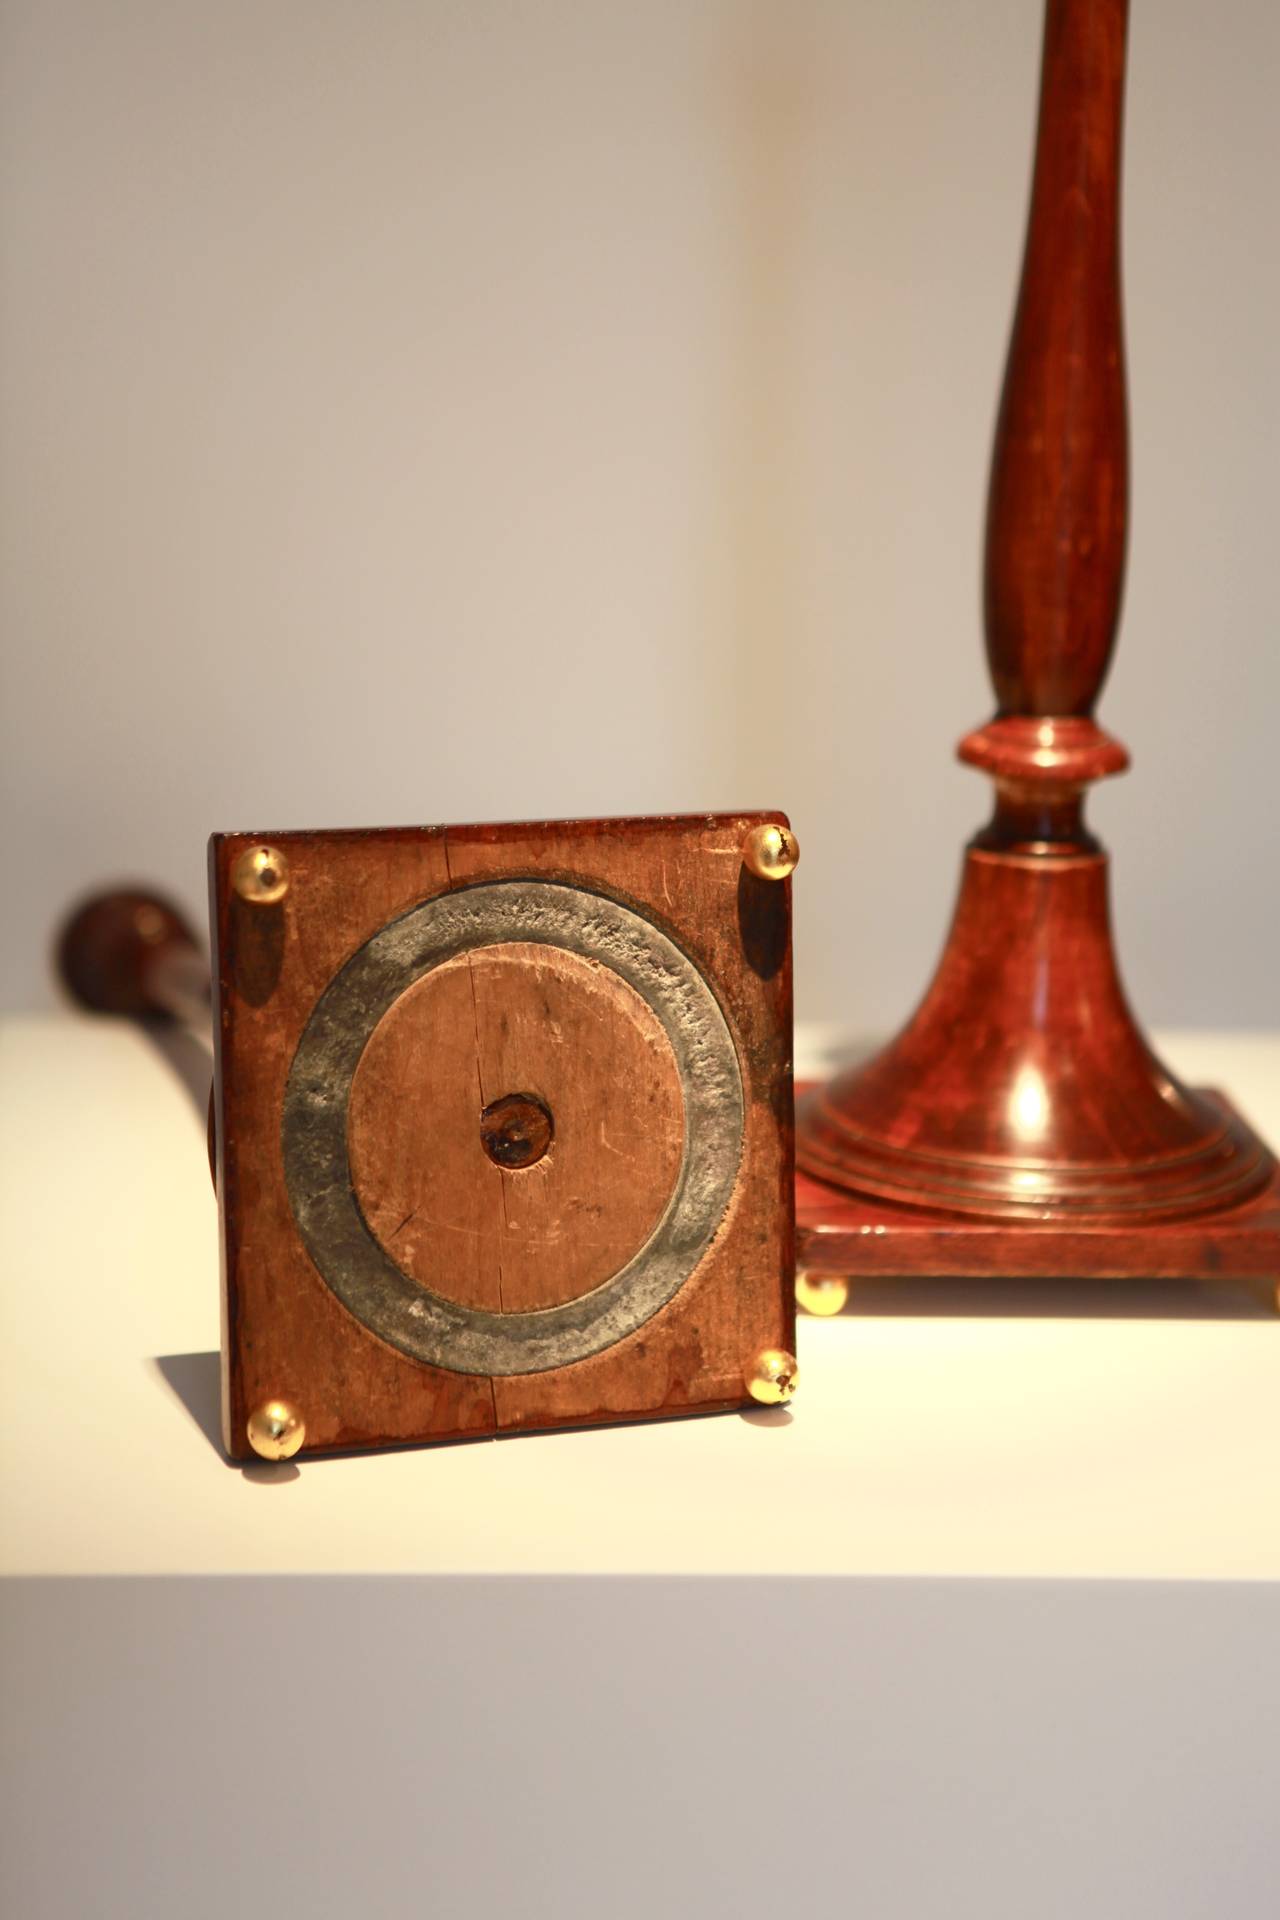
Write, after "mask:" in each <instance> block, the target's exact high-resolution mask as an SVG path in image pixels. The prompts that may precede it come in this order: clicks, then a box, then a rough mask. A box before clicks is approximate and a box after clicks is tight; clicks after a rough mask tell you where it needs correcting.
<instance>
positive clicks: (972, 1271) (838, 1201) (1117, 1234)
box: [796, 1093, 1280, 1306]
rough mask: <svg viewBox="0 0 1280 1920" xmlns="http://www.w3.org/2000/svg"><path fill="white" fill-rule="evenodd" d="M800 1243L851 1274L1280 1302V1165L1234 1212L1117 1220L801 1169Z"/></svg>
mask: <svg viewBox="0 0 1280 1920" xmlns="http://www.w3.org/2000/svg"><path fill="white" fill-rule="evenodd" d="M1213 1098H1214V1099H1215V1100H1217V1101H1218V1102H1219V1103H1220V1104H1221V1105H1223V1106H1226V1107H1228V1108H1229V1107H1230V1102H1229V1101H1227V1100H1226V1099H1225V1097H1224V1096H1223V1095H1221V1094H1218V1093H1215V1094H1214V1095H1213ZM1232 1111H1234V1109H1232ZM796 1251H797V1262H798V1267H799V1270H800V1271H802V1272H804V1273H807V1274H810V1275H813V1276H820V1275H824V1274H825V1275H830V1276H836V1277H839V1278H840V1279H844V1280H852V1281H858V1280H877V1281H879V1280H919V1279H933V1278H943V1277H945V1278H953V1279H962V1280H1027V1281H1034V1280H1037V1279H1044V1280H1068V1279H1069V1280H1080V1281H1111V1280H1114V1281H1134V1280H1158V1281H1187V1280H1193V1281H1206V1280H1214V1281H1229V1282H1232V1283H1234V1284H1236V1285H1239V1286H1243V1287H1247V1288H1248V1289H1249V1290H1250V1291H1251V1292H1253V1293H1256V1294H1257V1295H1258V1296H1259V1297H1260V1298H1261V1299H1262V1300H1264V1301H1265V1302H1266V1304H1268V1305H1269V1306H1280V1169H1277V1170H1275V1171H1273V1173H1272V1176H1271V1179H1270V1181H1269V1182H1268V1184H1267V1185H1266V1186H1265V1187H1264V1188H1263V1189H1262V1191H1261V1192H1260V1193H1257V1194H1255V1195H1254V1196H1253V1198H1252V1199H1251V1200H1248V1201H1246V1202H1245V1203H1244V1205H1243V1206H1239V1207H1232V1208H1231V1209H1229V1210H1228V1211H1226V1212H1222V1213H1207V1214H1200V1215H1197V1216H1196V1217H1195V1218H1193V1219H1189V1220H1165V1221H1155V1222H1148V1223H1147V1224H1145V1225H1139V1224H1136V1223H1135V1224H1133V1225H1124V1224H1120V1225H1114V1226H1113V1225H1105V1224H1104V1225H1096V1224H1084V1223H1082V1222H1075V1221H1048V1222H1038V1221H1022V1220H990V1219H982V1218H980V1217H979V1216H977V1215H972V1214H970V1215H966V1214H958V1213H939V1212H934V1211H932V1210H930V1209H927V1208H924V1207H908V1206H901V1205H898V1204H896V1203H895V1202H893V1201H891V1200H878V1199H876V1198H875V1197H874V1196H873V1195H871V1194H860V1193H848V1192H845V1191H844V1190H843V1189H841V1188H839V1187H833V1186H830V1185H828V1183H827V1182H826V1181H824V1180H815V1179H813V1178H812V1177H811V1176H810V1175H808V1174H805V1173H797V1175H796Z"/></svg>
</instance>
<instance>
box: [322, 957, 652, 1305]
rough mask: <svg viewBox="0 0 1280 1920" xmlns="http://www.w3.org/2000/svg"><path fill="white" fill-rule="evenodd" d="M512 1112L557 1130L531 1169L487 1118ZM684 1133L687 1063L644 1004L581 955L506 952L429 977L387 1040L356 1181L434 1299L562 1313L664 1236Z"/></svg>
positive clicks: (378, 1051) (394, 1017) (362, 1065)
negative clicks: (541, 1116) (497, 1152)
mask: <svg viewBox="0 0 1280 1920" xmlns="http://www.w3.org/2000/svg"><path fill="white" fill-rule="evenodd" d="M508 1100H510V1101H513V1102H516V1103H519V1102H521V1101H532V1102H535V1103H538V1104H540V1105H541V1107H542V1108H544V1109H545V1110H546V1113H547V1114H548V1115H549V1117H550V1123H551V1124H550V1128H549V1130H548V1134H547V1138H546V1140H545V1142H542V1141H541V1140H539V1143H538V1144H539V1146H540V1151H539V1153H538V1157H537V1158H536V1159H534V1160H533V1161H532V1162H531V1164H529V1165H526V1166H520V1167H518V1168H514V1169H512V1168H510V1167H504V1166H502V1165H500V1164H497V1163H495V1161H494V1159H493V1158H491V1156H490V1151H489V1150H487V1148H486V1138H488V1139H489V1140H490V1143H492V1121H491V1120H489V1121H483V1122H482V1116H483V1115H485V1114H486V1113H488V1112H490V1110H491V1109H493V1108H494V1107H497V1106H499V1104H500V1103H502V1102H505V1101H508ZM511 1111H512V1112H514V1113H519V1112H520V1111H521V1109H520V1107H519V1105H518V1104H517V1105H516V1106H513V1108H512V1109H511ZM527 1117H528V1118H529V1119H533V1118H534V1117H535V1116H534V1115H533V1114H532V1113H531V1114H529V1115H527ZM684 1124H685V1121H684V1101H683V1098H682V1095H681V1089H680V1078H679V1073H678V1070H677V1066H676V1062H675V1058H674V1055H673V1054H672V1051H671V1047H670V1045H669V1043H668V1040H667V1037H666V1034H665V1033H664V1031H663V1028H662V1025H661V1022H660V1021H659V1020H658V1019H657V1017H656V1016H655V1014H654V1013H653V1012H652V1010H651V1009H650V1008H649V1007H648V1006H647V1005H646V1004H645V1002H644V1001H643V1000H642V999H641V998H640V996H639V994H637V993H636V992H635V991H634V990H633V989H632V988H631V987H630V986H628V985H627V984H626V982H625V981H624V980H622V979H621V978H619V976H618V975H617V974H616V973H613V972H611V971H610V970H609V969H608V968H605V967H601V966H599V965H597V964H595V963H594V962H592V961H589V960H585V959H582V958H580V957H579V956H578V955H577V954H573V953H570V952H567V951H566V950H564V949H561V948H558V947H548V946H545V945H534V944H525V943H523V942H505V943H502V944H498V945H494V946H489V947H484V948H481V949H479V950H477V951H475V952H472V953H470V954H462V955H460V956H458V957H457V958H456V959H454V960H450V961H447V962H445V963H444V964H443V965H441V966H439V967H437V968H435V969H434V970H433V971H432V972H430V973H428V974H425V975H424V976H423V977H422V978H421V979H419V980H417V981H416V982H415V983H414V984H413V985H412V986H410V987H409V988H407V989H406V991H405V992H404V993H402V994H401V995H400V997H399V998H398V999H397V1000H396V1001H395V1002H394V1003H393V1004H392V1005H391V1006H390V1007H389V1008H388V1010H387V1012H386V1013H385V1014H384V1015H383V1017H382V1019H381V1020H380V1021H379V1022H378V1024H377V1026H376V1027H375V1028H374V1030H373V1032H372V1034H371V1035H370V1037H369V1041H368V1044H367V1045H366V1047H365V1049H364V1052H363V1054H362V1056H361V1058H360V1062H359V1065H358V1066H357V1068H356V1072H355V1077H354V1079H353V1081H352V1086H351V1099H350V1105H349V1108H348V1128H347V1140H348V1151H349V1154H350V1163H351V1178H352V1185H353V1187H354V1190H355V1194H356V1198H357V1200H358V1201H359V1203H360V1208H361V1211H362V1213H363V1214H364V1217H365V1219H366V1221H367V1222H368V1225H369V1229H370V1231H371V1232H372V1233H373V1235H374V1237H375V1238H376V1239H377V1240H378V1242H379V1244H380V1245H381V1246H382V1248H383V1249H384V1251H385V1252H386V1253H387V1254H388V1255H389V1256H390V1258H391V1259H392V1260H393V1261H394V1262H395V1263H396V1265H397V1266H398V1267H399V1268H400V1269H401V1270H402V1272H404V1273H406V1274H409V1275H410V1276H411V1277H412V1278H413V1279H415V1280H418V1281H420V1282H421V1283H422V1284H423V1285H424V1286H426V1287H429V1288H431V1289H432V1290H433V1291H434V1292H436V1293H439V1294H442V1295H444V1296H445V1297H446V1298H448V1299H451V1300H455V1301H457V1302H459V1304H461V1305H464V1306H468V1307H480V1308H485V1309H487V1310H489V1311H491V1312H506V1313H514V1312H525V1311H530V1310H533V1309H536V1308H540V1307H550V1306H558V1305H560V1304H562V1303H563V1302H565V1301H568V1300H574V1299H577V1298H578V1297H579V1296H580V1295H582V1294H584V1293H588V1292H590V1291H591V1289H592V1288H594V1287H597V1286H599V1285H600V1284H601V1283H602V1282H603V1281H605V1280H607V1279H608V1278H609V1276H610V1275H611V1274H613V1273H616V1272H617V1271H618V1270H619V1268H621V1267H622V1266H623V1265H624V1264H625V1263H626V1262H627V1261H628V1260H629V1259H630V1258H631V1257H632V1255H633V1254H635V1253H636V1252H637V1251H638V1249H639V1248H640V1247H641V1246H643V1244H644V1242H645V1241H646V1240H647V1239H648V1237H649V1235H650V1233H651V1232H652V1231H653V1229H654V1227H655V1226H656V1225H657V1224H658V1221H659V1220H660V1218H661V1217H662V1213H663V1211H664V1209H665V1207H666V1205H667V1202H668V1200H669V1199H670V1198H671V1194H672V1191H673V1189H674V1186H675V1182H676V1178H677V1175H678V1174H679V1171H680V1163H681V1155H682V1151H683V1144H684Z"/></svg>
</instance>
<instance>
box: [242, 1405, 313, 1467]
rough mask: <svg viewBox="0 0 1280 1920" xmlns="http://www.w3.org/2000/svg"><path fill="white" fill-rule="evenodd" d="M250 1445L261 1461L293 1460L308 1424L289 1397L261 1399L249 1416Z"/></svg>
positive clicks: (304, 1436) (305, 1435) (305, 1433)
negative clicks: (284, 1398)
mask: <svg viewBox="0 0 1280 1920" xmlns="http://www.w3.org/2000/svg"><path fill="white" fill-rule="evenodd" d="M248 1434H249V1445H250V1446H251V1447H252V1448H253V1450H254V1452H255V1453H256V1454H259V1455H260V1456H261V1458H262V1459H264V1460H292V1458H293V1456H294V1454H295V1453H297V1451H298V1449H299V1448H300V1447H301V1446H302V1443H303V1441H304V1440H305V1439H306V1437H307V1423H306V1421H305V1420H304V1419H303V1417H302V1415H301V1414H300V1413H299V1412H298V1409H297V1408H296V1407H295V1406H294V1405H293V1404H292V1403H291V1402H290V1401H288V1400H264V1401H263V1403H262V1405H261V1406H260V1407H255V1408H254V1410H253V1412H252V1413H251V1414H250V1415H249V1423H248Z"/></svg>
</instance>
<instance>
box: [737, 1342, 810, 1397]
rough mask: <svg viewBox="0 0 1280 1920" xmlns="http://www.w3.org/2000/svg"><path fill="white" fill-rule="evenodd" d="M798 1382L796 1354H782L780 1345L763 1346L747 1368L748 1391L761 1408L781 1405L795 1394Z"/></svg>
mask: <svg viewBox="0 0 1280 1920" xmlns="http://www.w3.org/2000/svg"><path fill="white" fill-rule="evenodd" d="M799 1384H800V1369H799V1367H798V1366H797V1365H796V1357H795V1355H794V1354H793V1353H784V1352H783V1351H782V1349H781V1347H766V1348H765V1349H764V1351H763V1352H762V1353H758V1354H757V1355H756V1357H755V1359H754V1360H753V1361H752V1362H751V1365H750V1366H749V1367H748V1368H747V1372H746V1387H747V1392H748V1393H749V1394H750V1395H751V1398H752V1399H753V1400H758V1401H759V1402H760V1404H761V1406H762V1407H780V1406H782V1405H784V1404H785V1403H786V1402H787V1401H788V1400H790V1399H791V1398H792V1397H793V1396H794V1394H795V1390H796V1388H797V1386H798V1385H799Z"/></svg>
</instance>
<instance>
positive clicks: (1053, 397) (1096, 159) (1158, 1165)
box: [798, 0, 1272, 1270]
mask: <svg viewBox="0 0 1280 1920" xmlns="http://www.w3.org/2000/svg"><path fill="white" fill-rule="evenodd" d="M1126 10H1127V9H1126V0H1049V4H1048V6H1047V8H1046V16H1045V39H1044V61H1043V73H1042V82H1041V94H1040V115H1039V130H1038V136H1037V144H1036V157H1035V171H1034V181H1033V186H1032V193H1031V207H1030V215H1029V220H1028V228H1027V240H1026V251H1025V256H1024V260H1023V267H1022V280H1021V287H1020V291H1019V295H1018V303H1017V310H1016V315H1015V319H1014V324H1013V336H1012V341H1011V344H1010V348H1009V358H1008V365H1007V370H1006V375H1005V382H1004V391H1003V396H1002V399H1001V403H1000V411H999V419H998V424H997V427H996V438H995V450H994V455H993V460H992V470H991V488H990V498H989V502H988V513H987V535H986V569H985V616H986V636H987V659H988V664H989V667H990V671H991V678H992V681H993V683H994V686H995V694H996V713H995V716H994V718H992V719H991V720H990V721H988V723H987V724H986V725H985V726H983V727H980V728H979V729H978V730H977V731H976V732H975V733H971V734H970V735H968V737H967V738H966V739H965V740H963V741H962V742H961V745H960V757H961V759H963V760H964V761H966V762H967V763H968V764H969V765H970V766H973V767H977V768H979V769H980V770H981V771H982V772H984V773H986V774H988V775H990V777H991V778H992V780H993V781H994V783H995V806H994V811H993V813H992V816H991V819H990V821H989V823H988V824H987V825H986V826H985V827H984V828H983V829H982V830H981V831H980V832H979V833H978V834H977V835H976V836H975V838H974V839H973V840H972V841H971V842H970V844H969V847H968V850H967V853H966V856H965V863H964V871H963V876H962V881H961V888H960V897H959V902H958V905H957V907H956V912H955V918H954V921H953V924H952V927H951V931H950V935H949V938H948V941H947V945H946V948H945V951H944V953H943V956H942V960H941V963H940V965H939V968H938V971H937V973H936V975H935V977H934V980H933V983H932V985H931V986H930V988H929V990H928V992H927V994H926V995H925V998H924V1001H923V1002H922V1004H921V1006H920V1007H919V1009H918V1011H917V1012H916V1014H915V1016H914V1018H913V1019H912V1020H911V1021H910V1023H909V1024H908V1025H907V1027H906V1028H905V1029H904V1030H903V1032H902V1033H901V1034H900V1035H899V1036H898V1038H897V1039H896V1040H895V1041H894V1042H893V1043H892V1044H891V1045H890V1046H889V1047H888V1048H887V1049H886V1051H885V1052H883V1053H881V1054H880V1055H879V1056H878V1057H877V1058H875V1059H873V1060H872V1061H871V1062H870V1063H869V1064H867V1065H865V1066H863V1067H861V1068H859V1069H857V1070H855V1071H853V1072H850V1073H848V1074H846V1075H845V1076H843V1077H842V1078H840V1079H837V1080H836V1081H835V1082H834V1083H833V1084H832V1085H831V1086H830V1087H828V1088H826V1089H824V1090H822V1091H821V1092H820V1093H819V1094H817V1095H816V1096H814V1097H813V1098H811V1099H810V1100H809V1101H808V1103H807V1104H806V1105H804V1106H803V1107H802V1110H801V1115H800V1122H799V1136H798V1158H799V1161H800V1164H801V1166H802V1167H803V1168H804V1169H806V1170H807V1171H808V1172H809V1173H811V1174H815V1175H817V1176H819V1177H820V1178H821V1179H823V1180H825V1181H828V1182H832V1183H835V1184H837V1185H839V1186H840V1187H843V1188H845V1189H849V1190H852V1191H854V1192H856V1193H859V1194H865V1195H872V1196H878V1197H880V1198H881V1199H888V1200H890V1201H894V1202H899V1203H902V1202H906V1203H908V1204H909V1205H911V1206H914V1207H924V1208H930V1209H934V1210H938V1211H940V1212H943V1213H961V1214H967V1215H982V1216H986V1217H988V1218H994V1219H1000V1220H1014V1221H1020V1222H1028V1223H1042V1222H1055V1221H1056V1222H1062V1221H1076V1222H1086V1223H1087V1222H1106V1221H1126V1222H1134V1221H1140V1222H1145V1221H1151V1222H1157V1221H1161V1220H1172V1219H1177V1218H1181V1217H1184V1216H1190V1215H1193V1214H1203V1213H1205V1212H1212V1211H1214V1210H1216V1209H1225V1208H1231V1207H1235V1206H1237V1205H1239V1204H1240V1203H1241V1202H1243V1201H1244V1200H1246V1199H1247V1198H1248V1196H1250V1195H1251V1194H1253V1193H1255V1192H1257V1191H1258V1190H1259V1189H1260V1188H1262V1187H1263V1186H1264V1185H1265V1184H1266V1183H1267V1181H1268V1180H1269V1178H1270V1177H1271V1173H1272V1162H1271V1160H1270V1156H1269V1155H1268V1153H1267V1151H1266V1149H1265V1148H1264V1147H1263V1146H1262V1145H1261V1144H1260V1143H1259V1141H1258V1140H1257V1139H1256V1137H1255V1136H1254V1135H1253V1133H1252V1132H1251V1131H1250V1130H1249V1129H1248V1127H1247V1126H1246V1125H1245V1124H1244V1123H1243V1121H1241V1120H1240V1119H1239V1118H1238V1117H1237V1116H1236V1115H1235V1114H1234V1113H1233V1112H1232V1111H1231V1110H1230V1109H1229V1108H1227V1107H1226V1106H1225V1105H1224V1104H1222V1103H1220V1102H1218V1101H1215V1100H1214V1099H1212V1098H1211V1097H1209V1096H1205V1095H1201V1094H1198V1093H1195V1092H1192V1091H1190V1090H1188V1089H1187V1088H1186V1087H1183V1086H1181V1085H1180V1084H1179V1083H1178V1081H1177V1080H1176V1079H1175V1078H1174V1077H1173V1075H1172V1074H1170V1073H1169V1072H1168V1071H1167V1070H1166V1069H1165V1068H1164V1067H1163V1066H1162V1065H1161V1063H1160V1061H1159V1060H1158V1059H1157V1058H1156V1057H1155V1055H1154V1054H1153V1053H1152V1051H1151V1049H1150V1047H1149V1046H1148V1045H1147V1042H1146V1041H1145V1039H1144V1038H1143V1036H1142V1033H1141V1031H1140V1030H1139V1028H1138V1026H1137V1025H1136V1023H1135V1021H1134V1018H1133V1015H1132V1014H1131V1012H1130V1010H1129V1007H1128V1004H1127V1002H1126V1000H1125V995H1124V991H1123V988H1122V986H1121V983H1120V978H1119V974H1118V972H1117V968H1116V961H1115V956H1114V952H1113V949H1112V936H1111V925H1110V916H1109V908H1108V893H1107V859H1106V855H1105V854H1104V853H1103V851H1102V850H1101V848H1100V847H1099V845H1098V843H1097V841H1096V840H1095V839H1094V837H1093V835H1092V834H1091V833H1090V832H1089V830H1088V828H1087V827H1086V826H1085V823H1084V818H1083V805H1084V796H1085V793H1086V790H1087V788H1088V787H1089V785H1090V784H1091V783H1092V782H1093V781H1095V780H1099V779H1101V778H1103V777H1104V776H1106V775H1108V774H1113V773H1120V772H1123V770H1124V768H1125V767H1126V766H1127V764H1128V755H1127V754H1126V752H1125V749H1124V747H1123V746H1122V745H1121V744H1120V743H1119V742H1118V741H1117V740H1114V739H1113V738H1112V737H1111V736H1110V735H1109V734H1107V733H1106V732H1104V731H1103V729H1102V728H1101V727H1100V726H1099V725H1098V724H1097V722H1096V720H1095V719H1094V707H1095V705H1096V703H1097V700H1098V696H1099V693H1100V691H1101V688H1102V684H1103V681H1104V679H1105V677H1106V672H1107V667H1108V664H1109V661H1110V658H1111V652H1112V647H1113V645H1114V642H1115V634H1116V626H1117V622H1118V619H1119V613H1120V601H1121V590H1122V585H1123V578H1124V562H1125V536H1126V506H1127V491H1128V446H1127V428H1126V402H1125V373H1124V345H1123V336H1122V324H1121V299H1120V239H1119V234H1120V150H1121V122H1122V109H1123V93H1124V64H1125V26H1126ZM1177 560H1178V557H1177V556H1176V555H1171V556H1170V563H1171V564H1177ZM847 1231H850V1232H852V1231H854V1228H853V1227H852V1226H849V1227H848V1228H847ZM865 1231H870V1229H865ZM875 1231H876V1232H877V1233H879V1234H883V1233H885V1232H886V1228H885V1227H884V1226H878V1227H877V1228H876V1229H875ZM1069 1257H1070V1258H1071V1259H1078V1258H1079V1254H1078V1252H1076V1251H1073V1252H1072V1253H1071V1255H1070V1256H1069ZM926 1270H927V1269H926ZM1068 1270H1073V1269H1070V1268H1068Z"/></svg>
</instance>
